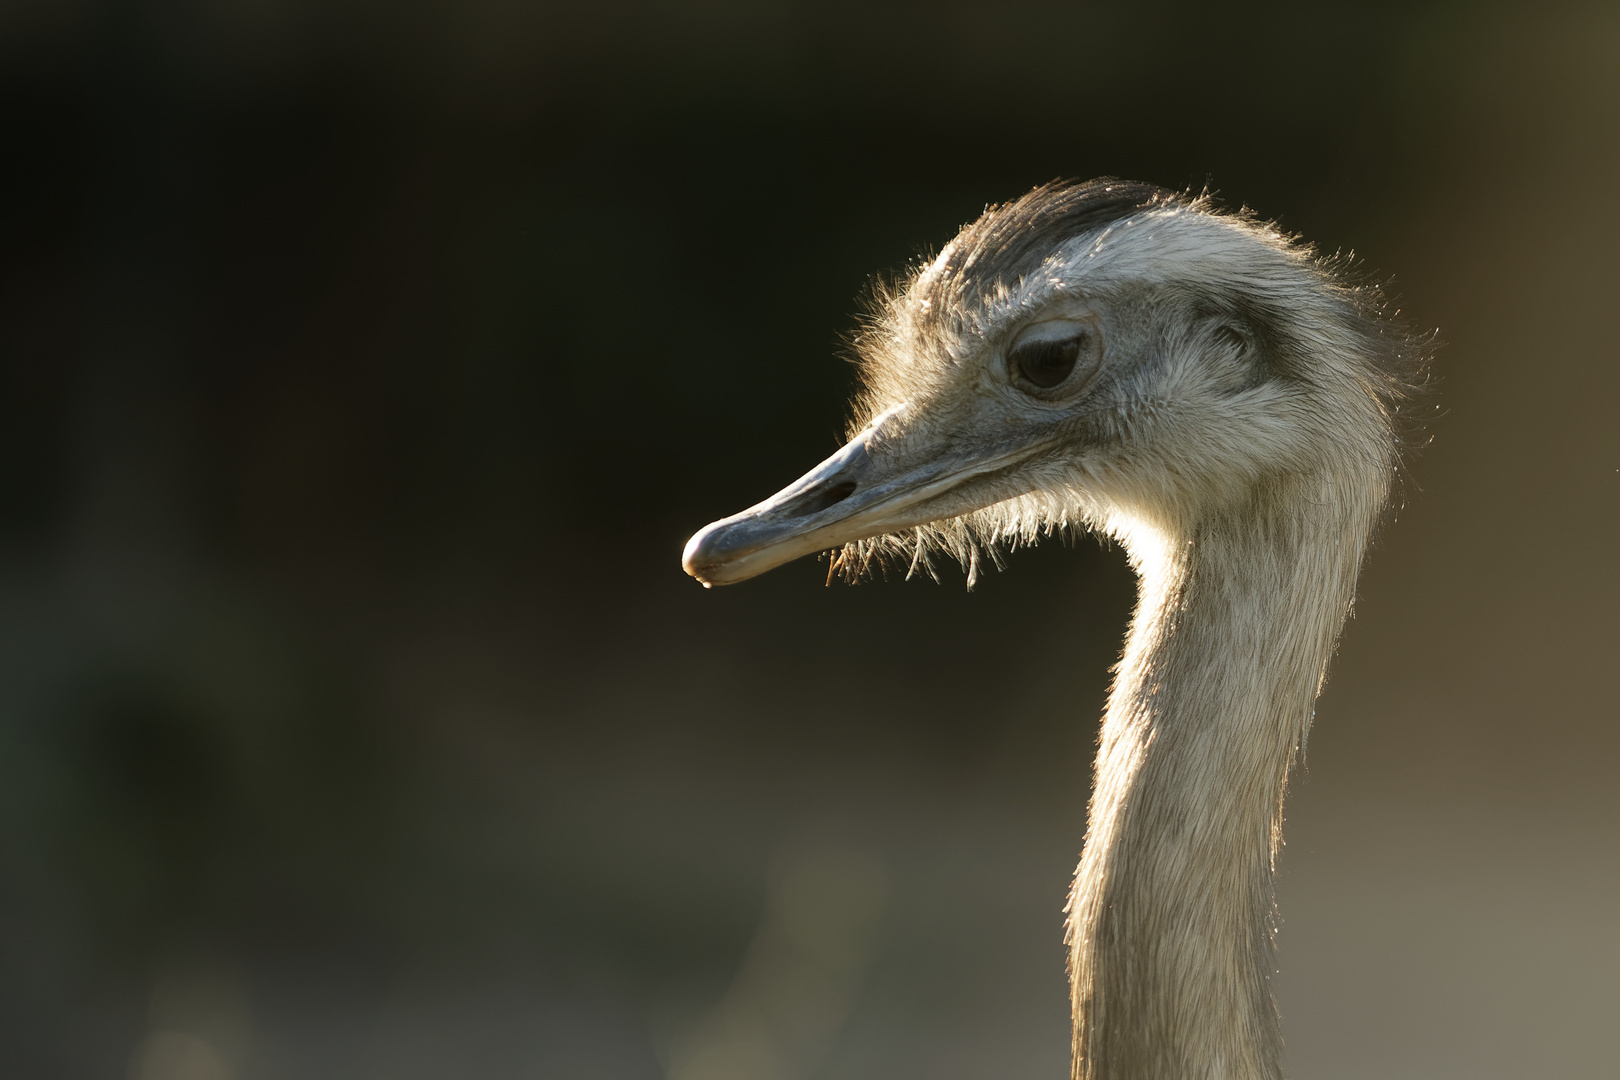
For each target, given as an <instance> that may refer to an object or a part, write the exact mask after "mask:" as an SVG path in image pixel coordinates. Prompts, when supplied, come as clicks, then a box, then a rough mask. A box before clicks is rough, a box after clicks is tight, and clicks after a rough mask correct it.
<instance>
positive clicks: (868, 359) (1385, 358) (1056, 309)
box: [683, 180, 1421, 585]
mask: <svg viewBox="0 0 1620 1080" xmlns="http://www.w3.org/2000/svg"><path fill="white" fill-rule="evenodd" d="M856 349H857V352H858V353H859V356H860V361H861V370H862V384H863V389H862V391H861V394H860V396H859V398H858V400H857V410H856V411H857V418H856V421H855V422H854V423H853V424H852V430H851V433H850V437H849V441H848V442H847V443H846V445H845V446H844V447H843V448H842V449H841V450H839V451H838V452H837V453H835V454H834V455H833V456H832V457H830V458H828V459H827V460H826V461H824V462H822V463H821V464H820V465H818V466H816V467H815V468H814V469H812V470H811V471H810V472H808V473H806V474H805V475H804V476H803V477H801V478H800V479H798V480H797V481H795V482H794V483H792V484H790V485H788V486H787V487H786V488H783V489H782V490H781V491H780V492H778V493H777V494H775V495H773V496H771V497H770V498H769V499H766V500H765V501H764V502H761V503H759V504H758V505H756V506H753V507H751V508H749V509H747V510H745V511H743V512H742V513H739V514H736V515H734V516H732V517H729V518H725V519H723V520H721V521H717V522H715V523H713V524H711V525H709V526H708V527H707V528H705V529H703V530H702V531H700V532H699V533H697V534H696V535H695V536H693V537H692V539H691V541H690V542H689V543H688V544H687V547H686V551H685V555H684V559H683V565H684V567H685V568H686V571H687V572H688V573H690V574H691V575H692V576H694V577H696V578H698V579H699V580H700V581H702V582H703V583H704V584H705V585H709V584H717V585H718V584H730V583H732V582H736V581H742V580H744V579H746V578H749V577H753V576H754V575H756V574H759V573H762V572H764V571H766V570H769V569H771V568H772V567H775V566H778V565H780V564H782V563H784V562H787V561H789V560H791V559H794V558H797V557H799V556H801V555H806V554H811V553H814V552H817V551H822V550H827V549H831V548H842V549H843V551H842V554H841V556H840V563H841V564H842V565H843V567H844V568H845V569H846V570H859V569H861V568H864V567H865V565H866V564H867V563H869V562H870V561H871V560H872V558H873V557H875V556H876V557H883V556H886V555H888V556H895V555H898V556H900V557H901V558H909V559H910V561H911V562H912V565H913V567H914V568H915V567H916V566H917V565H919V564H923V565H926V560H927V558H928V554H929V553H930V552H931V551H935V550H945V551H947V552H949V553H950V554H953V555H955V556H957V557H958V558H961V559H962V560H963V561H964V562H965V563H970V564H972V565H974V566H976V565H977V557H978V552H979V551H980V550H981V549H983V548H988V549H989V550H991V551H992V552H994V551H995V550H997V546H998V545H999V544H1002V543H1005V542H1009V541H1010V542H1012V543H1018V542H1020V541H1023V542H1028V541H1032V540H1033V539H1035V538H1036V537H1037V536H1039V535H1042V534H1045V533H1050V532H1052V531H1055V530H1060V529H1066V528H1070V527H1087V528H1092V529H1096V530H1100V531H1103V532H1106V533H1109V534H1111V535H1114V536H1116V537H1119V538H1120V539H1122V540H1124V541H1125V542H1126V543H1127V546H1130V545H1131V544H1132V541H1133V538H1134V539H1135V540H1136V541H1138V542H1140V540H1141V537H1142V536H1144V535H1148V534H1151V535H1153V536H1155V537H1158V538H1160V539H1161V540H1162V539H1163V538H1165V537H1179V536H1183V535H1187V536H1190V535H1192V534H1193V533H1194V532H1195V531H1196V530H1197V529H1198V528H1199V526H1200V523H1207V522H1209V521H1211V520H1216V519H1220V518H1222V517H1223V516H1229V515H1232V514H1243V513H1246V512H1251V511H1252V508H1253V507H1254V506H1255V505H1256V503H1257V501H1265V500H1268V499H1269V500H1273V501H1274V500H1275V499H1276V498H1278V497H1280V496H1279V493H1281V492H1285V491H1286V492H1289V493H1290V495H1291V497H1296V498H1297V497H1301V494H1302V493H1303V497H1307V498H1320V499H1328V500H1340V501H1344V500H1351V501H1357V502H1358V505H1359V504H1360V503H1366V504H1368V507H1370V509H1367V512H1369V513H1371V514H1373V515H1374V516H1375V515H1376V513H1377V509H1378V507H1380V506H1382V504H1383V502H1384V499H1385V496H1386V494H1387V491H1388V486H1389V476H1390V473H1391V470H1392V468H1393V466H1394V464H1395V460H1396V449H1397V447H1396V435H1395V431H1396V425H1395V413H1396V411H1397V409H1398V407H1399V403H1400V400H1401V397H1402V393H1403V389H1404V388H1405V387H1406V386H1407V385H1408V384H1409V382H1410V379H1409V378H1408V377H1407V376H1406V375H1405V374H1403V371H1404V369H1405V368H1409V367H1410V366H1411V364H1410V360H1411V359H1412V358H1413V357H1415V356H1417V355H1418V354H1419V353H1420V352H1421V350H1419V349H1417V348H1415V346H1414V344H1413V343H1412V342H1411V341H1410V340H1409V339H1408V338H1407V337H1406V336H1405V335H1403V334H1401V333H1399V332H1398V331H1397V330H1396V329H1395V328H1394V326H1393V324H1391V323H1389V322H1388V320H1387V319H1384V318H1383V317H1382V314H1381V309H1380V307H1379V301H1378V298H1377V295H1376V293H1375V292H1373V291H1371V290H1368V289H1364V288H1356V287H1352V286H1349V285H1347V284H1345V283H1344V282H1343V281H1341V280H1340V278H1339V277H1338V276H1337V275H1336V274H1335V273H1334V271H1333V270H1332V268H1331V267H1330V266H1329V264H1327V263H1326V262H1324V261H1323V260H1320V259H1318V258H1317V257H1316V256H1315V255H1314V253H1313V252H1312V251H1311V250H1310V249H1309V248H1308V247H1306V246H1304V245H1303V244H1301V243H1299V242H1297V241H1295V240H1293V239H1290V238H1288V237H1286V236H1284V235H1282V234H1281V233H1279V232H1278V231H1277V230H1276V229H1275V228H1273V227H1271V226H1269V225H1266V224H1263V223H1259V222H1257V221H1255V220H1254V219H1252V218H1250V217H1248V216H1245V215H1243V214H1232V213H1224V212H1220V211H1218V210H1216V209H1215V208H1214V207H1213V206H1211V205H1210V203H1209V202H1208V201H1207V200H1206V199H1202V198H1190V197H1187V196H1183V195H1179V194H1175V193H1172V192H1168V191H1166V190H1164V189H1161V188H1157V187H1153V186H1151V185H1146V184H1136V183H1126V182H1121V181H1114V180H1096V181H1091V182H1089V183H1085V184H1053V185H1048V186H1045V187H1042V188H1038V189H1036V190H1035V191H1033V192H1031V193H1030V194H1028V195H1026V196H1024V197H1023V198H1021V199H1019V200H1017V201H1016V202H1013V203H1010V204H1007V205H1004V206H1000V207H994V208H991V209H990V210H988V211H986V213H985V214H984V215H983V216H982V217H981V218H979V220H977V221H976V222H974V223H972V224H971V225H968V226H966V227H965V228H964V229H963V230H962V231H961V233H960V234H959V235H958V236H957V237H956V239H955V240H953V241H952V242H951V243H950V244H949V245H947V246H946V248H945V249H944V251H942V252H941V253H940V255H939V257H938V258H936V259H934V260H933V261H932V262H930V263H928V264H926V265H923V266H920V267H918V268H917V269H916V270H915V271H914V272H913V273H912V274H911V275H910V276H909V277H908V279H907V280H906V281H904V282H903V283H901V284H900V285H899V286H898V287H895V288H893V289H890V290H888V291H886V292H883V293H881V294H880V295H879V297H878V299H877V302H876V304H875V305H874V311H873V314H872V317H871V318H870V320H869V321H868V324H867V326H866V328H865V330H864V331H863V332H862V333H861V334H860V335H859V336H858V338H857V339H856ZM1403 365H1404V367H1403ZM970 573H971V571H970Z"/></svg>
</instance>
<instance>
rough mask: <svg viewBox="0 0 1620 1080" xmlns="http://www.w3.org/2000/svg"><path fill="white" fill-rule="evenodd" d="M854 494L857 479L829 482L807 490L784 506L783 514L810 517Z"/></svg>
mask: <svg viewBox="0 0 1620 1080" xmlns="http://www.w3.org/2000/svg"><path fill="white" fill-rule="evenodd" d="M853 494H855V481H853V480H840V481H839V482H838V483H836V484H828V485H827V486H825V487H818V488H813V489H811V490H810V491H807V492H805V493H804V494H803V495H800V496H799V497H798V498H797V499H794V500H793V501H792V502H790V503H788V504H787V505H786V506H784V507H782V514H783V516H785V517H790V518H799V517H809V516H810V515H811V514H819V513H821V511H823V510H825V509H827V507H829V506H833V505H835V504H837V503H841V502H843V501H844V500H845V499H847V498H849V497H850V496H851V495H853Z"/></svg>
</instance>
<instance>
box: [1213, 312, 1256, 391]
mask: <svg viewBox="0 0 1620 1080" xmlns="http://www.w3.org/2000/svg"><path fill="white" fill-rule="evenodd" d="M1201 356H1202V360H1203V363H1204V366H1205V368H1206V369H1207V370H1208V372H1209V373H1210V375H1211V376H1212V377H1213V381H1214V384H1215V389H1216V390H1217V391H1218V392H1220V393H1222V394H1227V395H1231V394H1241V393H1243V392H1244V391H1245V390H1253V389H1254V388H1255V387H1257V386H1259V385H1261V384H1262V383H1264V382H1266V381H1267V380H1268V379H1269V378H1270V377H1271V368H1270V365H1269V364H1268V363H1267V362H1266V354H1265V349H1264V347H1263V345H1262V343H1261V340H1260V338H1259V336H1258V335H1256V334H1255V333H1253V332H1252V331H1251V330H1250V329H1249V328H1248V327H1246V326H1244V325H1243V324H1242V323H1241V322H1239V321H1237V320H1235V319H1217V320H1213V321H1211V322H1210V323H1209V324H1208V330H1207V332H1206V334H1205V342H1204V347H1203V349H1202V350H1201Z"/></svg>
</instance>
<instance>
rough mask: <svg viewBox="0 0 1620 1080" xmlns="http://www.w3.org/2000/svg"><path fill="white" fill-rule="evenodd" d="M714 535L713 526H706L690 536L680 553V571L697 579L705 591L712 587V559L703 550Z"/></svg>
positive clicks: (713, 568)
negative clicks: (706, 542)
mask: <svg viewBox="0 0 1620 1080" xmlns="http://www.w3.org/2000/svg"><path fill="white" fill-rule="evenodd" d="M713 534H714V525H706V526H704V527H703V528H702V529H699V530H698V531H697V532H695V533H693V534H692V539H690V540H688V541H687V542H686V548H685V550H683V551H682V552H681V569H682V570H685V571H686V572H687V573H688V574H690V575H692V576H693V577H694V578H697V580H698V584H700V585H702V586H703V587H704V588H705V589H712V588H713V587H714V581H713V577H714V570H715V566H714V559H713V558H712V556H711V554H710V553H709V552H707V551H705V550H704V547H705V543H704V542H705V541H706V540H708V539H709V537H711V536H712V535H713Z"/></svg>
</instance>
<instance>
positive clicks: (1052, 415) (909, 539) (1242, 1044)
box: [683, 179, 1425, 1080]
mask: <svg viewBox="0 0 1620 1080" xmlns="http://www.w3.org/2000/svg"><path fill="white" fill-rule="evenodd" d="M855 344H856V349H857V352H858V353H859V359H860V362H861V372H862V390H861V393H860V395H859V398H858V400H857V405H856V414H857V415H856V421H855V423H854V424H852V429H851V436H850V438H849V440H848V443H847V444H846V445H845V446H844V447H843V449H841V450H839V451H838V452H837V453H836V454H834V455H833V456H832V457H830V458H828V459H827V460H826V461H824V462H823V463H821V464H820V465H818V466H817V467H816V468H814V469H812V470H811V471H810V472H809V473H807V474H805V475H804V476H803V477H802V478H801V479H799V480H798V481H796V482H794V483H793V484H790V485H789V486H788V487H786V488H784V489H783V490H782V491H780V492H779V493H777V494H776V495H773V496H772V497H771V498H769V499H766V500H765V501H764V502H762V503H760V504H758V505H757V506H754V507H752V508H750V509H748V510H745V511H743V512H742V513H740V514H737V515H735V516H733V517H729V518H726V519H724V520H722V521H717V522H715V523H714V524H712V525H709V526H708V527H707V528H705V529H703V530H702V531H701V532H699V533H698V534H697V535H695V536H693V537H692V539H691V541H690V542H689V543H688V544H687V547H686V551H685V557H684V559H683V565H684V566H685V569H686V571H687V572H688V573H690V574H691V575H692V576H693V577H696V578H697V579H699V580H700V581H702V582H703V583H704V584H705V585H724V584H730V583H732V582H737V581H741V580H743V579H745V578H749V577H752V576H754V575H756V574H759V573H762V572H764V571H766V570H769V569H771V568H772V567H775V566H778V565H780V564H782V563H784V562H786V561H788V560H790V559H794V558H797V557H799V556H801V555H806V554H810V553H814V552H817V551H822V550H827V549H840V551H839V554H838V555H837V557H836V560H835V566H837V567H840V568H842V569H843V570H845V571H847V572H851V573H859V572H860V571H861V570H863V569H864V568H865V567H866V566H867V565H868V564H869V563H870V562H871V561H872V560H873V559H874V558H878V559H881V558H894V557H896V556H898V557H899V559H901V560H902V561H903V562H905V563H907V564H909V566H910V567H911V568H912V569H913V570H915V569H919V568H927V567H928V566H929V559H930V557H931V555H932V554H933V553H935V552H938V551H941V550H943V551H945V552H947V553H949V554H951V555H954V556H956V557H959V558H961V559H963V560H964V562H965V563H966V564H967V565H968V566H969V568H970V569H969V575H970V581H971V577H972V575H973V574H974V573H975V572H976V570H977V566H978V561H979V554H980V552H981V551H988V552H990V553H991V554H992V555H994V554H995V553H996V552H997V551H998V550H1001V549H1003V548H1005V547H1007V546H1009V545H1017V544H1019V543H1027V542H1031V541H1033V540H1035V539H1036V538H1038V537H1040V536H1042V535H1050V534H1051V533H1053V532H1055V531H1060V530H1068V529H1072V528H1086V529H1091V530H1094V531H1096V532H1098V533H1101V534H1105V535H1107V536H1109V537H1112V538H1114V539H1115V540H1117V541H1118V542H1119V543H1120V544H1121V545H1122V546H1123V547H1124V549H1125V551H1126V553H1127V555H1128V557H1129V559H1130V562H1131V565H1132V567H1133V568H1134V569H1135V571H1136V573H1137V575H1138V579H1139V581H1138V600H1137V606H1136V611H1135V614H1134V616H1133V618H1132V623H1131V627H1130V631H1129V634H1128V637H1127V639H1126V643H1125V648H1124V652H1123V655H1122V657H1121V659H1120V662H1119V665H1118V667H1117V669H1116V673H1115V678H1114V683H1113V687H1112V689H1111V691H1110V694H1109V698H1108V705H1107V710H1106V713H1105V716H1104V719H1103V724H1102V728H1101V734H1100V737H1099V745H1098V750H1097V758H1096V774H1095V777H1094V782H1093V788H1092V799H1091V805H1090V812H1089V821H1088V825H1087V835H1086V841H1085V847H1084V851H1083V853H1082V855H1081V857H1080V865H1079V869H1078V871H1077V872H1076V875H1075V879H1074V886H1073V889H1072V892H1071V894H1070V897H1069V902H1068V908H1067V913H1068V937H1067V941H1068V946H1069V973H1070V983H1071V992H1072V1006H1073V1018H1074V1029H1073V1030H1074V1035H1073V1075H1074V1076H1075V1077H1076V1078H1077V1080H1080V1078H1085V1080H1180V1078H1199V1080H1203V1078H1232V1080H1249V1078H1267V1080H1271V1078H1276V1077H1279V1076H1281V1071H1282V1061H1281V1057H1282V1038H1281V1033H1280V1030H1279V1019H1278V1013H1277V1007H1276V1003H1275V1001H1274V999H1273V996H1272V993H1271V988H1270V975H1271V974H1272V971H1273V967H1274V959H1273V938H1274V935H1275V932H1276V916H1275V900H1274V891H1273V877H1274V866H1275V860H1276V856H1277V851H1278V846H1279V844H1280V839H1281V828H1282V807H1283V797H1284V792H1285V790H1286V786H1287V782H1288V775H1289V770H1290V767H1291V765H1292V764H1293V762H1294V761H1295V760H1296V758H1297V757H1298V755H1299V754H1300V752H1301V751H1302V749H1303V747H1304V744H1305V737H1306V733H1307V731H1308V729H1309V727H1310V723H1311V718H1312V714H1313V707H1314V702H1315V700H1316V697H1317V694H1318V692H1319V691H1320V688H1321V684H1322V680H1323V677H1324V675H1325V672H1326V668H1327V664H1328V661H1329V659H1330V656H1331V654H1332V653H1333V650H1334V648H1335V643H1336V641H1337V638H1338V635H1339V631H1340V628H1341V627H1342V625H1343V623H1344V620H1345V618H1346V616H1347V614H1348V613H1349V610H1350V606H1351V602H1352V599H1353V596H1354V591H1355V584H1356V577H1357V573H1358V571H1359V569H1360V566H1361V563H1362V559H1363V556H1364V554H1365V553H1366V551H1367V546H1368V542H1369V538H1370V537H1371V535H1372V533H1373V530H1374V527H1375V525H1376V524H1377V523H1378V522H1379V520H1380V518H1381V516H1382V514H1383V511H1384V509H1385V507H1386V505H1387V504H1388V502H1389V500H1390V498H1391V494H1392V489H1393V485H1394V481H1395V479H1396V476H1397V472H1398V470H1399V468H1400V460H1401V451H1402V446H1403V439H1404V438H1405V436H1404V434H1403V433H1404V432H1406V430H1407V427H1408V425H1406V423H1405V418H1406V414H1407V413H1408V412H1409V411H1410V408H1409V406H1408V404H1407V403H1408V402H1410V401H1411V400H1412V393H1411V392H1412V391H1413V389H1414V388H1415V386H1416V383H1417V380H1418V378H1419V375H1420V372H1421V369H1422V366H1423V363H1424V360H1425V357H1424V352H1425V348H1424V345H1425V343H1424V341H1423V340H1422V339H1419V338H1414V337H1412V336H1411V335H1409V334H1407V333H1406V332H1404V331H1403V330H1401V328H1400V327H1399V325H1398V324H1397V323H1396V322H1395V321H1394V320H1393V319H1392V318H1391V317H1390V316H1389V315H1388V314H1387V313H1386V309H1385V307H1384V304H1383V301H1382V300H1381V298H1380V296H1379V295H1378V293H1377V291H1376V290H1374V289H1371V288H1368V287H1364V286H1357V285H1354V284H1352V283H1351V282H1349V281H1348V280H1346V277H1345V275H1344V274H1343V273H1342V271H1341V270H1340V268H1339V264H1338V263H1336V262H1334V261H1333V260H1326V259H1322V258H1320V257H1318V256H1317V255H1316V254H1315V252H1314V251H1313V250H1312V249H1311V248H1309V247H1308V246H1307V245H1305V244H1303V243H1302V242H1300V241H1298V240H1296V239H1293V238H1291V237H1287V236H1285V235H1283V234H1281V233H1280V232H1279V231H1278V230H1277V229H1276V228H1275V227H1273V226H1270V225H1267V224H1265V223H1263V222H1260V221H1257V220H1256V219H1254V218H1253V217H1252V216H1250V215H1248V214H1245V213H1230V212H1224V211H1221V210H1219V209H1218V208H1216V207H1215V206H1213V205H1212V204H1211V203H1210V201H1209V200H1208V199H1206V198H1202V197H1191V196H1188V195H1183V194H1178V193H1173V192H1170V191H1166V190H1164V189H1161V188H1157V187H1154V186H1151V185H1147V184H1138V183H1128V182H1122V181H1114V180H1106V179H1105V180H1095V181H1090V182H1087V183H1081V184H1051V185H1047V186H1045V187H1041V188H1038V189H1036V190H1035V191H1032V192H1031V193H1029V194H1028V195H1025V196H1024V197H1023V198H1021V199H1018V200H1016V201H1014V202H1012V203H1009V204H1006V205H1003V206H1000V207H992V208H991V209H989V210H987V211H986V212H985V214H984V215H983V216H982V217H980V218H979V219H978V220H977V221H975V222H973V223H972V224H970V225H968V226H966V227H964V228H963V229H962V231H961V232H960V233H959V234H958V235H957V237H956V238H955V239H954V240H953V241H951V243H950V244H948V245H947V246H946V247H945V249H944V250H943V252H941V254H940V255H939V257H938V258H936V259H934V260H933V261H932V262H930V263H927V264H926V265H922V266H919V267H917V268H916V269H915V270H914V271H913V272H912V273H911V274H910V275H909V277H908V278H907V279H906V280H903V281H902V282H900V283H898V284H897V285H894V286H892V287H890V288H888V289H886V290H884V291H882V292H881V293H880V295H879V296H878V299H877V302H876V303H875V305H874V311H873V314H872V317H871V318H870V319H869V320H868V322H867V323H866V325H865V328H864V330H863V331H861V332H860V333H859V334H858V335H857V337H856V338H855Z"/></svg>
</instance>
